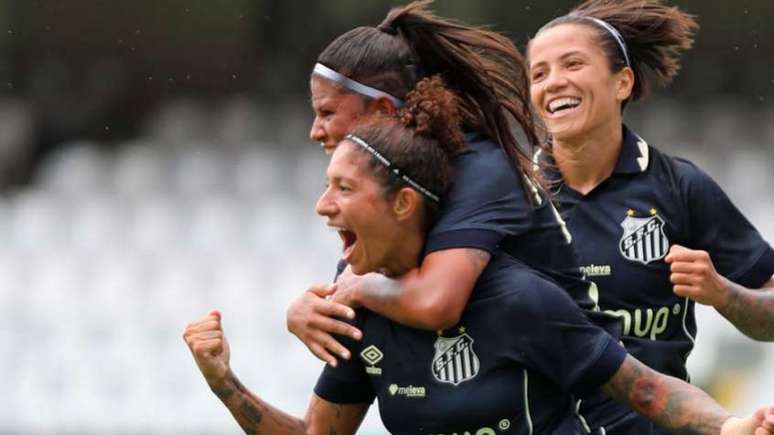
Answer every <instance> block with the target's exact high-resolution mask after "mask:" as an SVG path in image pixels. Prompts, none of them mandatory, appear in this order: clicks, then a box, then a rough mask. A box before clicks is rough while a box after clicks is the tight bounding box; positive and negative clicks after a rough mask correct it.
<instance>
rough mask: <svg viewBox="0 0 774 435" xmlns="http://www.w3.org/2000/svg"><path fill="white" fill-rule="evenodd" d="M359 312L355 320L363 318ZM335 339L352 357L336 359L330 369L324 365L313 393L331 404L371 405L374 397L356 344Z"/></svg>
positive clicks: (346, 340) (342, 339)
mask: <svg viewBox="0 0 774 435" xmlns="http://www.w3.org/2000/svg"><path fill="white" fill-rule="evenodd" d="M363 314H364V313H363V312H362V310H359V312H358V315H357V318H362V317H363ZM336 339H337V340H338V341H339V342H340V343H341V344H342V345H344V347H346V348H347V350H348V351H349V352H350V355H352V357H351V358H350V359H349V360H344V359H342V358H339V359H338V361H339V362H338V365H337V366H336V367H332V366H330V365H329V364H326V365H325V368H323V371H322V373H321V374H320V377H319V378H318V379H317V384H316V385H315V387H314V393H315V394H316V395H318V396H319V397H321V398H322V399H324V400H327V401H329V402H331V403H371V402H373V400H374V397H376V393H375V392H374V389H373V385H372V384H371V381H370V380H369V379H368V375H367V374H366V372H365V366H364V365H363V363H362V361H361V360H360V358H358V353H359V351H360V350H359V348H358V345H357V342H356V341H355V340H353V339H351V338H348V337H344V336H336Z"/></svg>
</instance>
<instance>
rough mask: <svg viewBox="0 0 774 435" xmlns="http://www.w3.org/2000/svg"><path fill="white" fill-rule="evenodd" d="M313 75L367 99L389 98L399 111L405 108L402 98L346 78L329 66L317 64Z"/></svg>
mask: <svg viewBox="0 0 774 435" xmlns="http://www.w3.org/2000/svg"><path fill="white" fill-rule="evenodd" d="M312 75H316V76H320V77H323V78H326V79H328V80H330V81H332V82H335V83H338V84H339V85H341V86H343V87H345V88H347V89H349V90H350V91H354V92H357V93H358V94H360V95H365V96H366V97H371V98H387V99H388V100H390V101H391V102H392V104H393V105H395V107H396V108H398V109H400V108H401V107H403V100H401V99H400V98H398V97H396V96H394V95H390V94H388V93H387V92H384V91H381V90H379V89H376V88H372V87H371V86H368V85H365V84H363V83H360V82H359V81H357V80H353V79H351V78H349V77H347V76H345V75H344V74H341V73H340V72H338V71H335V70H333V69H331V68H328V67H327V66H325V65H323V64H321V63H316V64H315V65H314V69H313V70H312Z"/></svg>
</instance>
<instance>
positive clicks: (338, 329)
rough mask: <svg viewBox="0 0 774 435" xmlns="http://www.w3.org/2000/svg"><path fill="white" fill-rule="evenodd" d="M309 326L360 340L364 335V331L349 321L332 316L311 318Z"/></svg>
mask: <svg viewBox="0 0 774 435" xmlns="http://www.w3.org/2000/svg"><path fill="white" fill-rule="evenodd" d="M309 327H310V328H312V329H317V330H321V331H323V332H326V333H328V334H336V335H344V336H347V337H352V338H353V339H355V340H360V339H361V338H362V337H363V333H362V332H360V330H359V329H357V328H355V327H354V326H352V325H350V324H349V323H345V322H342V321H341V320H336V319H333V318H330V317H324V316H315V317H314V318H312V319H310V320H309Z"/></svg>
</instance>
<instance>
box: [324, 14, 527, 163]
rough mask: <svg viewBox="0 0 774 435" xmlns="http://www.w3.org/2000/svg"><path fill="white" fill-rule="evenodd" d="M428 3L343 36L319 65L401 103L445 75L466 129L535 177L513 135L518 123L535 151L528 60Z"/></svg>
mask: <svg viewBox="0 0 774 435" xmlns="http://www.w3.org/2000/svg"><path fill="white" fill-rule="evenodd" d="M430 3H432V0H423V1H415V2H413V3H410V4H408V5H406V6H402V7H398V8H395V9H393V10H391V11H390V12H389V14H388V15H387V17H386V18H385V19H384V21H382V23H381V24H379V25H378V26H377V27H358V28H355V29H353V30H350V31H349V32H346V33H344V34H343V35H341V36H339V37H338V38H337V39H336V40H334V41H333V42H332V43H331V44H330V45H328V47H327V48H326V49H325V50H324V51H323V52H322V53H321V54H320V56H319V57H318V60H317V61H318V62H319V63H322V64H324V65H325V66H327V67H329V68H332V69H334V70H336V71H338V72H339V73H341V74H344V75H346V76H347V77H350V78H352V79H354V80H357V81H359V82H361V83H364V84H366V85H369V86H371V87H374V88H377V89H380V90H382V91H384V92H387V93H389V94H391V95H393V96H395V97H397V98H401V99H405V98H406V94H407V93H408V92H409V91H410V90H411V89H413V88H414V85H415V84H416V83H417V82H418V81H419V80H420V79H422V78H423V77H428V76H432V75H436V74H440V75H441V77H443V80H444V82H445V83H446V86H448V89H449V90H451V91H452V92H453V93H454V94H455V95H456V96H457V98H458V99H459V102H460V106H459V112H460V116H461V122H462V127H463V129H466V130H475V131H480V132H482V133H484V134H486V135H487V136H489V137H490V138H491V139H492V140H494V141H496V142H497V143H498V144H499V145H500V147H501V148H502V149H503V150H504V151H505V152H506V153H507V155H508V156H509V157H510V158H511V160H512V161H513V163H514V164H515V165H516V166H517V167H518V168H519V169H521V170H522V171H523V172H524V173H525V174H527V175H529V176H532V174H533V168H532V165H531V164H530V160H529V158H528V157H527V156H526V154H525V153H524V150H522V149H521V147H520V146H519V144H518V142H517V140H516V137H515V135H514V133H513V131H512V129H511V127H512V124H511V121H516V123H518V125H519V126H520V127H521V129H522V130H523V132H524V134H525V136H526V139H527V141H528V142H529V143H530V145H535V144H537V143H538V140H537V135H536V133H535V122H534V117H533V114H532V112H531V111H530V109H529V86H528V84H529V82H528V78H527V72H526V66H525V63H524V58H523V57H522V55H521V53H520V52H519V50H518V49H517V48H516V46H515V45H514V44H513V42H512V41H511V40H510V39H508V38H507V37H505V36H504V35H502V34H499V33H497V32H492V31H489V30H485V29H482V28H479V27H474V26H470V25H467V24H464V23H461V22H458V21H454V20H450V19H446V18H441V17H438V16H437V15H434V14H433V13H432V12H430V11H429V10H428V9H427V6H428V5H429V4H430Z"/></svg>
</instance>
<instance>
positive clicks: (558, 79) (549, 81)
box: [545, 68, 567, 91]
mask: <svg viewBox="0 0 774 435" xmlns="http://www.w3.org/2000/svg"><path fill="white" fill-rule="evenodd" d="M566 84H567V78H566V77H565V76H564V74H562V71H561V70H560V68H554V69H553V70H552V71H550V72H549V73H548V77H546V82H545V87H546V90H548V91H553V90H556V89H561V88H562V87H564V86H565V85H566Z"/></svg>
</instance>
